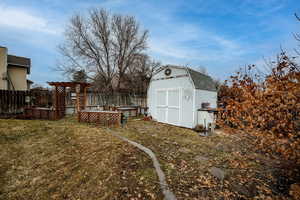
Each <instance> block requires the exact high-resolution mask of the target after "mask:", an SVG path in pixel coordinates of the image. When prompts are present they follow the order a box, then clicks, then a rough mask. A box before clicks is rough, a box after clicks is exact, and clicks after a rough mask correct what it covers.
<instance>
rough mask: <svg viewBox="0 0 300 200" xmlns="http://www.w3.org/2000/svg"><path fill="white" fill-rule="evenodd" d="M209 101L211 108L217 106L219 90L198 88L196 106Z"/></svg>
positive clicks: (198, 106) (199, 106) (197, 107)
mask: <svg viewBox="0 0 300 200" xmlns="http://www.w3.org/2000/svg"><path fill="white" fill-rule="evenodd" d="M205 102H208V103H210V107H211V108H217V92H212V91H208V90H196V99H195V106H196V109H199V108H201V104H202V103H205Z"/></svg>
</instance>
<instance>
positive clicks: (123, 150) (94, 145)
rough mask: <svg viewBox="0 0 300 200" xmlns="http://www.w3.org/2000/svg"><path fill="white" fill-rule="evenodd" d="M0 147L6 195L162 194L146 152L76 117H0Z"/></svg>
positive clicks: (1, 186) (2, 195)
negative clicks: (58, 119) (7, 118)
mask: <svg viewBox="0 0 300 200" xmlns="http://www.w3.org/2000/svg"><path fill="white" fill-rule="evenodd" d="M0 149H1V151H0V199H26V200H28V199H130V198H132V199H140V198H141V197H143V198H146V199H161V198H162V194H161V192H160V188H159V185H157V184H156V183H153V182H151V181H152V180H153V179H156V174H155V171H154V170H153V168H152V161H151V160H150V159H149V158H148V157H147V156H146V155H145V154H144V153H143V152H141V151H139V150H138V149H136V148H134V147H132V146H130V145H129V144H127V143H125V142H122V141H121V140H119V139H116V138H115V137H113V136H111V135H110V134H108V133H106V132H104V131H103V130H102V129H99V128H95V127H93V126H89V125H86V124H79V123H77V122H76V121H74V120H73V119H71V118H69V119H65V120H60V121H39V120H31V121H30V120H27V121H25V120H0ZM149 177H150V178H151V181H149V180H148V179H149Z"/></svg>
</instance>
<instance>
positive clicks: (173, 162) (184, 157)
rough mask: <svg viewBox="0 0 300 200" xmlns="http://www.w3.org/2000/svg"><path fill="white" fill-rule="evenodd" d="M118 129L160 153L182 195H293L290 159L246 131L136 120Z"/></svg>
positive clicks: (175, 188) (170, 180)
mask: <svg viewBox="0 0 300 200" xmlns="http://www.w3.org/2000/svg"><path fill="white" fill-rule="evenodd" d="M115 131H118V132H119V134H121V135H123V136H126V137H127V138H130V139H132V140H134V141H136V142H139V143H141V144H143V145H144V146H147V147H148V148H150V149H152V150H153V152H155V153H156V155H157V157H158V159H159V161H160V163H161V164H162V166H163V170H164V172H165V173H166V177H167V182H168V184H169V185H170V187H171V189H172V191H173V192H174V193H175V195H176V197H177V198H178V199H290V196H289V195H288V192H289V184H291V183H293V180H289V179H288V177H287V176H288V173H289V172H292V170H290V171H289V169H286V165H288V163H287V162H286V161H283V160H281V159H280V158H279V157H276V156H274V155H272V157H270V156H267V155H266V154H264V153H262V152H260V151H259V150H258V149H257V148H256V147H255V146H254V144H253V141H252V138H250V137H249V136H248V135H247V134H245V133H236V134H225V133H224V131H222V130H217V133H218V134H215V135H213V136H209V137H202V136H199V135H197V133H195V132H194V131H192V130H189V129H185V128H179V127H175V126H170V125H166V124H162V123H156V122H148V121H131V122H129V123H128V124H127V126H126V127H125V128H123V129H115ZM212 168H218V170H219V169H220V170H221V171H222V172H224V174H221V176H220V178H221V179H219V178H216V177H215V176H213V175H212V174H211V173H210V170H211V169H212ZM296 173H297V172H296ZM298 174H299V172H298ZM223 175H224V179H223V180H222V176H223ZM290 176H291V175H290ZM292 177H294V176H293V175H292ZM295 178H297V179H298V178H299V177H295ZM294 181H295V180H294Z"/></svg>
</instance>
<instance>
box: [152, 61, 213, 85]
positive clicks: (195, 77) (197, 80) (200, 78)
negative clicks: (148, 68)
mask: <svg viewBox="0 0 300 200" xmlns="http://www.w3.org/2000/svg"><path fill="white" fill-rule="evenodd" d="M166 68H177V69H184V70H186V71H187V73H188V74H189V75H190V77H191V79H192V81H193V83H194V86H195V88H196V89H199V90H208V91H217V88H216V83H215V82H214V80H213V79H212V78H211V77H210V76H208V75H206V74H203V73H201V72H198V71H196V70H193V69H191V68H189V67H181V66H175V65H166V66H164V67H161V68H159V69H158V70H157V71H156V73H158V72H160V71H162V70H164V69H166Z"/></svg>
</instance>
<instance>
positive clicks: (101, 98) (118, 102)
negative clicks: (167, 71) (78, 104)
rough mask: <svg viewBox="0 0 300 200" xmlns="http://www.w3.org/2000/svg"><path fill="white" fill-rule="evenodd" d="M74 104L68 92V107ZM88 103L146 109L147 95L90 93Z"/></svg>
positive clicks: (90, 104) (91, 104)
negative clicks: (132, 106)
mask: <svg viewBox="0 0 300 200" xmlns="http://www.w3.org/2000/svg"><path fill="white" fill-rule="evenodd" d="M74 102H75V101H74V100H72V94H71V93H70V92H68V93H67V96H66V105H67V106H71V105H74ZM86 103H87V105H89V106H105V105H114V106H124V105H136V106H141V107H146V106H147V98H146V95H136V94H126V93H114V94H105V93H96V92H88V93H87V102H86Z"/></svg>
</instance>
